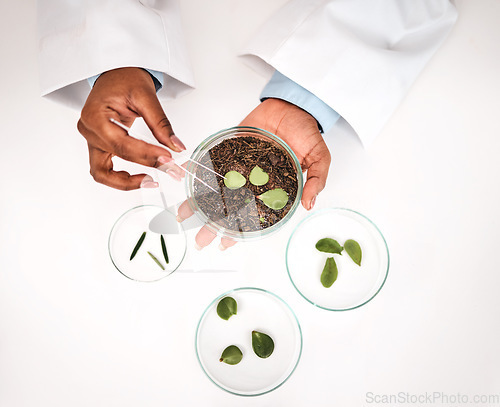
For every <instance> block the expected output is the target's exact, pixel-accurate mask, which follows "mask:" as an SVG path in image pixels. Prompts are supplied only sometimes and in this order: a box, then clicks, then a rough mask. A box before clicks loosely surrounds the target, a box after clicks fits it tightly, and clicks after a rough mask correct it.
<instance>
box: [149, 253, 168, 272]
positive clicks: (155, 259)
mask: <svg viewBox="0 0 500 407" xmlns="http://www.w3.org/2000/svg"><path fill="white" fill-rule="evenodd" d="M148 254H149V255H150V256H151V258H152V259H153V260H154V261H155V263H156V264H158V266H160V267H161V269H162V270H165V267H163V264H161V263H160V260H158V259H157V258H156V257H155V255H154V254H153V253H151V252H148Z"/></svg>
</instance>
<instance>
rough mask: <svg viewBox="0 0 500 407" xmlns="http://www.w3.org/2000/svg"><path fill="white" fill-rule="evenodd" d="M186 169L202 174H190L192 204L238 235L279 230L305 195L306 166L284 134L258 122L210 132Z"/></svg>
mask: <svg viewBox="0 0 500 407" xmlns="http://www.w3.org/2000/svg"><path fill="white" fill-rule="evenodd" d="M196 162H198V163H200V164H201V165H198V164H196ZM187 169H188V170H189V171H190V172H192V173H193V174H194V175H195V176H196V177H197V178H195V177H193V176H191V175H189V174H188V175H187V176H186V192H187V196H188V203H189V205H190V207H191V209H192V210H193V211H194V212H195V213H196V215H197V216H198V217H199V218H200V219H201V220H202V221H203V222H204V223H205V224H206V225H207V226H208V228H209V229H211V230H212V231H213V232H215V233H218V234H220V235H222V236H226V237H229V238H232V239H234V240H248V239H256V238H261V237H264V236H267V235H269V234H271V233H273V232H275V231H277V230H279V229H280V228H281V227H282V226H283V225H284V224H285V223H286V222H287V221H288V220H289V219H290V218H291V216H292V215H293V213H294V212H295V210H296V209H297V207H298V205H299V203H300V199H301V196H302V187H303V178H302V170H301V167H300V163H299V162H298V160H297V157H296V156H295V154H294V152H293V151H292V150H291V149H290V147H289V146H288V145H287V144H286V143H285V142H284V141H283V140H281V139H280V138H279V137H277V136H275V135H274V134H271V133H269V132H267V131H265V130H261V129H257V128H253V127H233V128H230V129H226V130H222V131H220V132H218V133H216V134H213V135H212V136H210V137H208V138H207V139H206V140H205V141H203V142H202V143H201V144H200V145H199V146H198V147H197V148H196V150H195V151H194V153H193V154H192V156H191V161H190V162H188V164H187Z"/></svg>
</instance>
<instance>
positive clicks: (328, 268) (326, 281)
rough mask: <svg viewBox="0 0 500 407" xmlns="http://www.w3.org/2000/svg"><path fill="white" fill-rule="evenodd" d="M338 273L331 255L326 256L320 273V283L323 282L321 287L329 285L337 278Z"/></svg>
mask: <svg viewBox="0 0 500 407" xmlns="http://www.w3.org/2000/svg"><path fill="white" fill-rule="evenodd" d="M338 274H339V272H338V269H337V264H336V263H335V260H334V259H333V257H328V259H326V263H325V267H324V268H323V272H322V273H321V284H323V287H326V288H328V287H331V286H332V284H333V283H334V282H335V280H337V276H338Z"/></svg>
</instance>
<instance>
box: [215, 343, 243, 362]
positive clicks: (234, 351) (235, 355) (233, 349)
mask: <svg viewBox="0 0 500 407" xmlns="http://www.w3.org/2000/svg"><path fill="white" fill-rule="evenodd" d="M241 359H243V353H242V352H241V350H240V348H238V347H237V346H235V345H230V346H228V347H227V348H226V349H224V351H223V352H222V355H220V359H219V362H224V363H227V364H228V365H237V364H238V363H240V362H241Z"/></svg>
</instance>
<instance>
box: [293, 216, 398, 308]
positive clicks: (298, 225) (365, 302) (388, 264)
mask: <svg viewBox="0 0 500 407" xmlns="http://www.w3.org/2000/svg"><path fill="white" fill-rule="evenodd" d="M339 210H340V211H347V212H352V213H355V214H356V215H359V216H361V217H362V218H364V219H366V220H367V221H368V222H369V223H370V224H371V225H372V226H373V227H374V228H375V230H376V231H377V232H378V234H379V235H380V237H381V238H382V241H383V242H384V246H385V251H386V254H387V268H386V270H385V276H384V280H383V281H382V284H380V287H379V288H378V289H377V291H376V292H375V293H374V294H373V295H372V296H371V297H370V298H368V299H367V300H366V301H364V302H362V303H361V304H358V305H356V306H354V307H349V308H342V309H338V308H328V307H324V306H322V305H319V304H316V303H315V302H313V301H311V300H310V299H309V298H307V297H306V296H305V295H304V294H303V293H302V291H300V290H299V289H298V287H297V286H296V285H295V283H294V281H293V279H292V276H291V275H290V267H289V266H288V250H289V248H290V242H291V241H292V238H293V236H294V235H295V232H296V231H297V229H298V228H299V227H300V226H301V225H302V224H303V223H305V222H306V221H308V220H309V219H310V218H312V217H315V216H318V215H319V214H322V213H325V212H329V211H339ZM390 263H391V257H390V254H389V247H388V245H387V241H386V240H385V237H384V235H383V234H382V232H381V231H380V229H379V228H378V226H377V225H376V224H375V223H374V222H372V220H371V219H370V218H368V217H367V216H365V215H363V214H362V213H360V212H358V211H355V210H354V209H349V208H343V207H332V208H322V209H318V210H316V211H314V212H313V213H311V214H309V215H307V216H306V217H305V218H304V219H302V220H301V221H300V222H299V223H298V224H297V225H296V226H295V228H294V229H293V231H292V233H291V234H290V237H289V238H288V242H287V244H286V250H285V265H286V272H287V274H288V278H289V279H290V282H291V283H292V285H293V287H294V288H295V290H297V292H298V293H299V294H300V295H301V297H302V298H304V299H305V300H306V301H307V302H309V303H311V304H312V305H314V306H315V307H318V308H320V309H323V310H326V311H334V312H344V311H351V310H354V309H357V308H360V307H362V306H363V305H365V304H367V303H369V302H370V301H371V300H373V299H374V298H375V297H376V296H377V294H378V293H379V292H380V290H382V287H383V286H384V285H385V282H386V281H387V276H388V275H389V266H390Z"/></svg>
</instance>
